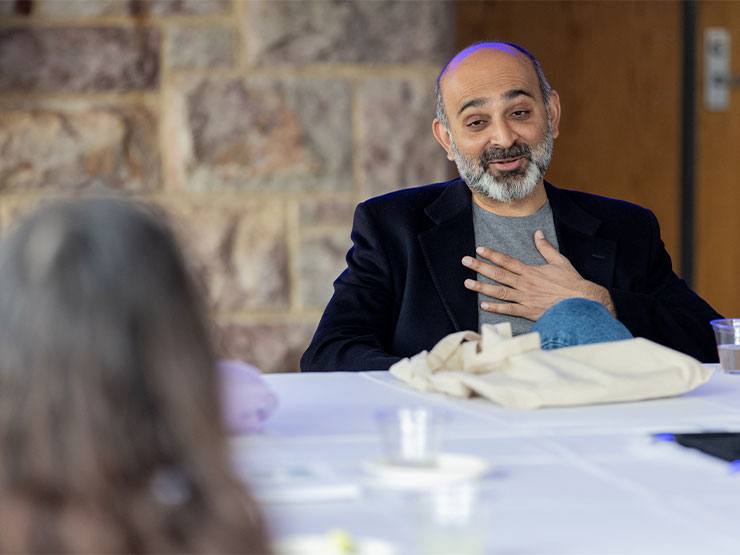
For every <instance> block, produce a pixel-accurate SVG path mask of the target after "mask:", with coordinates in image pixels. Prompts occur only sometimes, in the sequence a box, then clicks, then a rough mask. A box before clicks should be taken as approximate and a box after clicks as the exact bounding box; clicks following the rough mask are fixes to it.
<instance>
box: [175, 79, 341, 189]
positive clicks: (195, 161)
mask: <svg viewBox="0 0 740 555" xmlns="http://www.w3.org/2000/svg"><path fill="white" fill-rule="evenodd" d="M172 89H173V91H174V92H173V95H174V98H172V99H170V101H168V102H167V103H166V105H167V109H168V110H169V112H168V115H167V117H166V121H167V132H166V133H167V136H171V137H181V138H184V139H182V140H179V141H176V142H175V143H173V145H172V149H173V150H172V155H173V160H172V162H171V163H170V164H168V171H169V174H168V178H169V182H173V183H176V186H178V187H181V188H185V189H188V190H193V191H207V190H224V189H239V190H243V191H260V192H265V191H270V192H294V191H318V190H324V191H341V190H349V189H350V188H351V186H352V163H351V156H352V150H351V149H352V133H351V124H350V122H351V118H350V88H349V86H348V84H347V83H346V82H345V81H344V80H339V79H323V78H290V77H286V78H271V77H252V78H248V79H242V78H237V79H234V78H221V77H202V78H196V79H190V80H189V82H188V79H185V80H184V82H182V83H177V84H175V86H174V87H172Z"/></svg>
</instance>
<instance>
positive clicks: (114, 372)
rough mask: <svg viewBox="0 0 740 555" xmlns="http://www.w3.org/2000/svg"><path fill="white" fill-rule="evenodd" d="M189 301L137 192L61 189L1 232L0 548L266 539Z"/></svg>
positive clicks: (170, 250)
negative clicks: (81, 193)
mask: <svg viewBox="0 0 740 555" xmlns="http://www.w3.org/2000/svg"><path fill="white" fill-rule="evenodd" d="M221 416H222V415H221V412H220V405H219V390H218V383H217V374H216V360H215V358H214V353H213V349H212V345H211V343H210V338H209V331H208V326H207V323H206V319H205V316H204V307H203V306H202V301H201V298H200V296H199V294H198V291H197V289H196V287H195V285H194V283H193V281H192V280H191V278H190V275H189V274H188V272H187V271H186V267H185V264H184V261H183V259H182V258H181V255H180V253H179V251H178V249H177V248H176V245H175V242H174V239H173V237H172V235H171V234H170V232H169V231H168V230H167V229H166V228H165V227H163V226H162V225H160V224H159V223H158V222H157V219H155V217H154V216H153V215H152V214H151V213H149V212H148V210H147V209H146V208H145V207H144V206H140V205H136V204H134V203H130V202H127V201H123V200H115V199H105V198H99V199H85V200H70V201H63V202H60V203H56V204H52V205H49V206H46V207H44V208H42V209H41V210H39V211H37V212H36V213H34V214H33V215H31V216H30V217H28V218H26V219H25V220H24V221H22V223H21V224H20V225H19V227H18V228H17V229H16V230H15V231H14V232H13V233H12V234H11V235H10V236H9V237H8V238H7V239H6V241H5V242H4V244H3V245H2V247H1V248H0V457H1V459H0V550H2V551H3V552H12V553H20V552H38V553H41V552H46V553H51V552H54V553H66V552H95V553H206V552H207V553H266V552H268V551H269V547H268V543H267V538H266V534H265V532H264V527H263V522H262V517H261V515H260V513H259V511H258V508H257V506H256V504H255V502H254V501H253V500H252V499H251V497H250V496H249V494H248V493H247V492H246V491H245V489H244V487H243V485H242V484H241V483H240V481H239V479H238V478H237V477H236V475H235V473H234V471H233V470H232V468H231V465H230V461H229V455H228V452H227V444H226V436H225V431H224V426H223V424H222V421H221Z"/></svg>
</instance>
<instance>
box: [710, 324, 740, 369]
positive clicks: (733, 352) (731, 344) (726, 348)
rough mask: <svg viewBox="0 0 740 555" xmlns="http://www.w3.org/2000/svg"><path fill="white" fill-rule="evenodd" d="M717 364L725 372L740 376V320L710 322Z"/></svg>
mask: <svg viewBox="0 0 740 555" xmlns="http://www.w3.org/2000/svg"><path fill="white" fill-rule="evenodd" d="M710 323H711V324H712V329H713V330H714V337H715V339H716V340H717V351H718V352H719V362H720V365H721V366H722V369H723V370H724V371H725V372H729V373H731V374H740V318H727V319H725V320H712V321H711V322H710Z"/></svg>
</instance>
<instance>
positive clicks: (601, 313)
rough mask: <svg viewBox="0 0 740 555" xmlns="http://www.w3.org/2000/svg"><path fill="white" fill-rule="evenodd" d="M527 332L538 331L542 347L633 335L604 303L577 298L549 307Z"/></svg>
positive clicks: (566, 345) (580, 343)
mask: <svg viewBox="0 0 740 555" xmlns="http://www.w3.org/2000/svg"><path fill="white" fill-rule="evenodd" d="M530 331H536V332H539V334H540V345H541V347H542V348H543V349H559V348H561V347H570V346H572V345H587V344H589V343H603V342H606V341H620V340H622V339H632V337H633V336H632V334H631V333H630V332H629V330H628V329H627V328H626V327H625V326H624V324H622V322H620V321H619V320H617V319H616V318H614V317H613V316H612V315H611V314H610V312H609V311H608V310H607V308H606V307H605V306H604V305H603V304H601V303H597V302H596V301H590V300H588V299H580V298H573V299H565V300H562V301H560V302H559V303H557V304H555V305H553V306H551V307H550V308H549V309H547V310H546V311H545V313H544V314H543V315H542V316H540V318H539V320H537V321H536V322H535V323H534V325H533V326H532V329H531V330H530Z"/></svg>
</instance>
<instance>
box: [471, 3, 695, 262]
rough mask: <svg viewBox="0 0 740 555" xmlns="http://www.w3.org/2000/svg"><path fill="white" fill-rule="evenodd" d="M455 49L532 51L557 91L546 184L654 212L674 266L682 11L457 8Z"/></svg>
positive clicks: (616, 6)
mask: <svg viewBox="0 0 740 555" xmlns="http://www.w3.org/2000/svg"><path fill="white" fill-rule="evenodd" d="M457 17H458V19H457V24H456V28H457V43H458V46H459V47H460V48H462V47H464V46H466V45H468V44H470V43H471V42H474V41H477V40H487V39H493V40H508V41H513V42H516V43H519V44H522V45H523V46H525V47H527V48H528V49H530V50H531V51H532V52H533V53H534V54H535V55H536V56H537V57H538V59H539V60H540V62H541V63H542V65H543V68H544V69H545V73H546V75H547V76H548V79H549V80H550V83H551V85H552V86H553V88H555V89H557V90H558V92H559V93H560V96H561V99H562V105H563V118H562V123H561V126H560V132H561V135H560V137H559V138H558V139H557V140H556V141H555V152H554V154H553V161H552V165H551V168H550V170H549V171H548V174H547V178H548V180H550V181H551V182H552V183H553V184H555V185H559V186H561V187H564V188H570V189H579V190H583V191H588V192H592V193H597V194H603V195H606V196H611V197H616V198H621V199H625V200H628V201H631V202H635V203H638V204H640V205H642V206H646V207H648V208H650V209H652V210H653V211H654V212H655V213H656V215H657V216H658V219H659V221H660V224H661V228H662V233H663V238H664V241H665V242H666V246H667V248H668V251H669V252H670V253H671V255H672V257H673V265H674V268H675V269H676V270H678V267H679V259H678V255H679V227H678V226H679V222H678V219H679V206H680V205H679V201H680V174H679V172H680V165H679V152H680V130H681V123H680V100H681V97H680V91H681V88H680V78H681V5H680V3H678V2H644V1H620V2H572V1H548V2H514V1H503V0H502V1H491V2H470V1H466V2H459V3H458V4H457Z"/></svg>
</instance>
